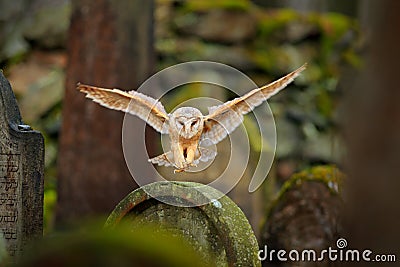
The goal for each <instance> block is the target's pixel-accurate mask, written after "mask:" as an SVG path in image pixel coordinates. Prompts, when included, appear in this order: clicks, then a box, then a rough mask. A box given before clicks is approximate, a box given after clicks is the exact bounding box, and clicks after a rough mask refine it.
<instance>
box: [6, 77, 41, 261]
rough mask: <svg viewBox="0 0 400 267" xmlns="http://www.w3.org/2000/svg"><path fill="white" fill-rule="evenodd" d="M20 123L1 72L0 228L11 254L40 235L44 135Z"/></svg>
mask: <svg viewBox="0 0 400 267" xmlns="http://www.w3.org/2000/svg"><path fill="white" fill-rule="evenodd" d="M21 125H24V124H23V123H22V121H21V116H20V114H19V110H18V106H17V103H16V101H15V97H14V94H13V92H12V90H11V87H10V84H9V83H8V81H7V80H6V79H5V78H4V76H3V74H2V72H1V71H0V231H1V232H2V233H3V236H4V239H5V240H6V247H7V251H8V254H9V255H10V256H14V255H18V254H20V253H21V252H22V250H23V248H24V246H25V244H26V243H27V242H28V241H29V240H31V239H32V238H35V237H39V236H41V235H42V217H43V214H42V213H43V155H44V152H43V150H44V148H43V137H42V135H41V134H40V133H39V132H36V131H32V130H30V128H24V127H20V126H21ZM20 129H28V130H22V131H21V130H20Z"/></svg>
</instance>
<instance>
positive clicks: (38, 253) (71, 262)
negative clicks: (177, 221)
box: [13, 225, 210, 267]
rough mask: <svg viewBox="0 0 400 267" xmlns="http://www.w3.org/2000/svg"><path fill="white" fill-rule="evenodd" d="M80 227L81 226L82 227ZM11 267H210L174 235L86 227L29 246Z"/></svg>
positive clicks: (160, 231) (145, 229) (150, 230)
mask: <svg viewBox="0 0 400 267" xmlns="http://www.w3.org/2000/svg"><path fill="white" fill-rule="evenodd" d="M81 227H82V226H81ZM13 266H20V267H22V266H121V267H122V266H199V267H200V266H210V265H209V264H205V263H204V261H203V260H202V258H200V257H199V256H198V254H197V253H195V252H194V251H193V249H191V246H190V245H188V243H187V242H186V241H185V240H184V239H183V238H182V237H181V236H178V235H177V234H176V233H172V232H169V231H167V230H163V229H160V228H159V227H157V228H156V227H153V226H151V225H147V226H146V227H144V226H141V227H137V228H136V229H135V230H132V228H131V227H129V226H124V225H122V226H119V227H116V228H114V229H101V228H98V226H96V225H88V226H86V227H85V228H83V229H82V230H78V231H74V232H64V233H54V234H52V235H49V236H47V237H45V238H44V239H42V240H38V241H36V242H35V243H33V244H31V246H30V247H29V249H27V250H26V251H25V253H24V255H23V256H22V257H21V258H19V259H18V261H16V263H15V264H14V265H13Z"/></svg>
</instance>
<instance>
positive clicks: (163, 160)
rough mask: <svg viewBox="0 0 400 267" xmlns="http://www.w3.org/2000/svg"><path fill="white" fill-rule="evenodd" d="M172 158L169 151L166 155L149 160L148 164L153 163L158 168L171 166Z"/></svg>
mask: <svg viewBox="0 0 400 267" xmlns="http://www.w3.org/2000/svg"><path fill="white" fill-rule="evenodd" d="M173 159H174V156H173V154H172V152H171V151H168V152H167V153H164V154H161V155H159V156H157V157H154V158H151V159H149V162H151V163H153V164H157V165H158V166H166V167H169V166H173V164H172V162H173Z"/></svg>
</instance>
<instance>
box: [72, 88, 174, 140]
mask: <svg viewBox="0 0 400 267" xmlns="http://www.w3.org/2000/svg"><path fill="white" fill-rule="evenodd" d="M77 89H78V90H79V91H81V92H82V93H85V94H86V97H87V98H90V99H92V100H93V101H94V102H96V103H99V104H100V105H102V106H104V107H107V108H110V109H115V110H120V111H123V112H127V113H130V114H133V115H136V116H138V117H139V118H141V119H142V120H144V121H146V122H147V123H148V124H149V125H150V126H151V127H153V128H154V129H155V130H157V131H159V132H160V133H162V134H167V133H168V128H167V127H165V122H167V121H168V114H167V113H166V112H165V109H164V107H163V105H162V104H161V103H160V102H159V101H158V100H156V99H154V98H151V97H149V96H147V95H144V94H142V93H139V92H136V91H130V92H125V91H121V90H119V89H106V88H99V87H94V86H90V85H85V84H80V83H78V86H77Z"/></svg>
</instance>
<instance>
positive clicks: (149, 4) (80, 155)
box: [56, 0, 154, 223]
mask: <svg viewBox="0 0 400 267" xmlns="http://www.w3.org/2000/svg"><path fill="white" fill-rule="evenodd" d="M152 12H153V1H139V0H129V1H116V0H115V1H113V0H99V1H91V0H83V1H77V0H76V1H73V11H72V18H71V26H70V31H69V39H68V43H67V47H68V56H69V63H68V66H67V78H66V93H65V98H64V106H63V125H62V135H61V140H60V153H59V159H58V210H57V217H56V219H57V222H58V223H60V222H61V223H62V222H68V221H71V220H74V219H78V218H82V217H87V216H94V215H99V214H106V213H108V212H110V211H111V210H112V209H113V207H114V206H115V205H116V204H117V203H118V202H119V201H120V200H121V199H122V198H123V197H124V196H125V195H126V194H127V193H128V192H130V191H131V190H132V189H134V188H135V187H136V184H135V183H134V181H133V179H132V178H131V175H130V173H129V171H128V168H127V167H126V164H125V160H124V157H123V152H122V145H121V131H122V119H123V116H124V114H123V113H121V112H117V111H112V110H108V109H105V108H103V107H101V106H99V105H97V104H95V103H93V102H92V101H89V100H87V99H85V97H84V95H83V94H81V93H79V92H78V91H77V90H76V83H77V82H82V83H87V84H90V85H96V86H100V87H109V88H123V89H135V88H137V86H138V85H140V83H141V82H143V81H144V80H145V79H146V78H147V77H148V76H149V74H150V73H151V72H152V71H153V64H154V58H153V57H154V51H153V22H152V20H153V18H152ZM134 139H135V138H134V136H133V138H132V147H133V148H134V146H135V140H134ZM140 141H142V142H143V140H140ZM138 142H139V140H138Z"/></svg>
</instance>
